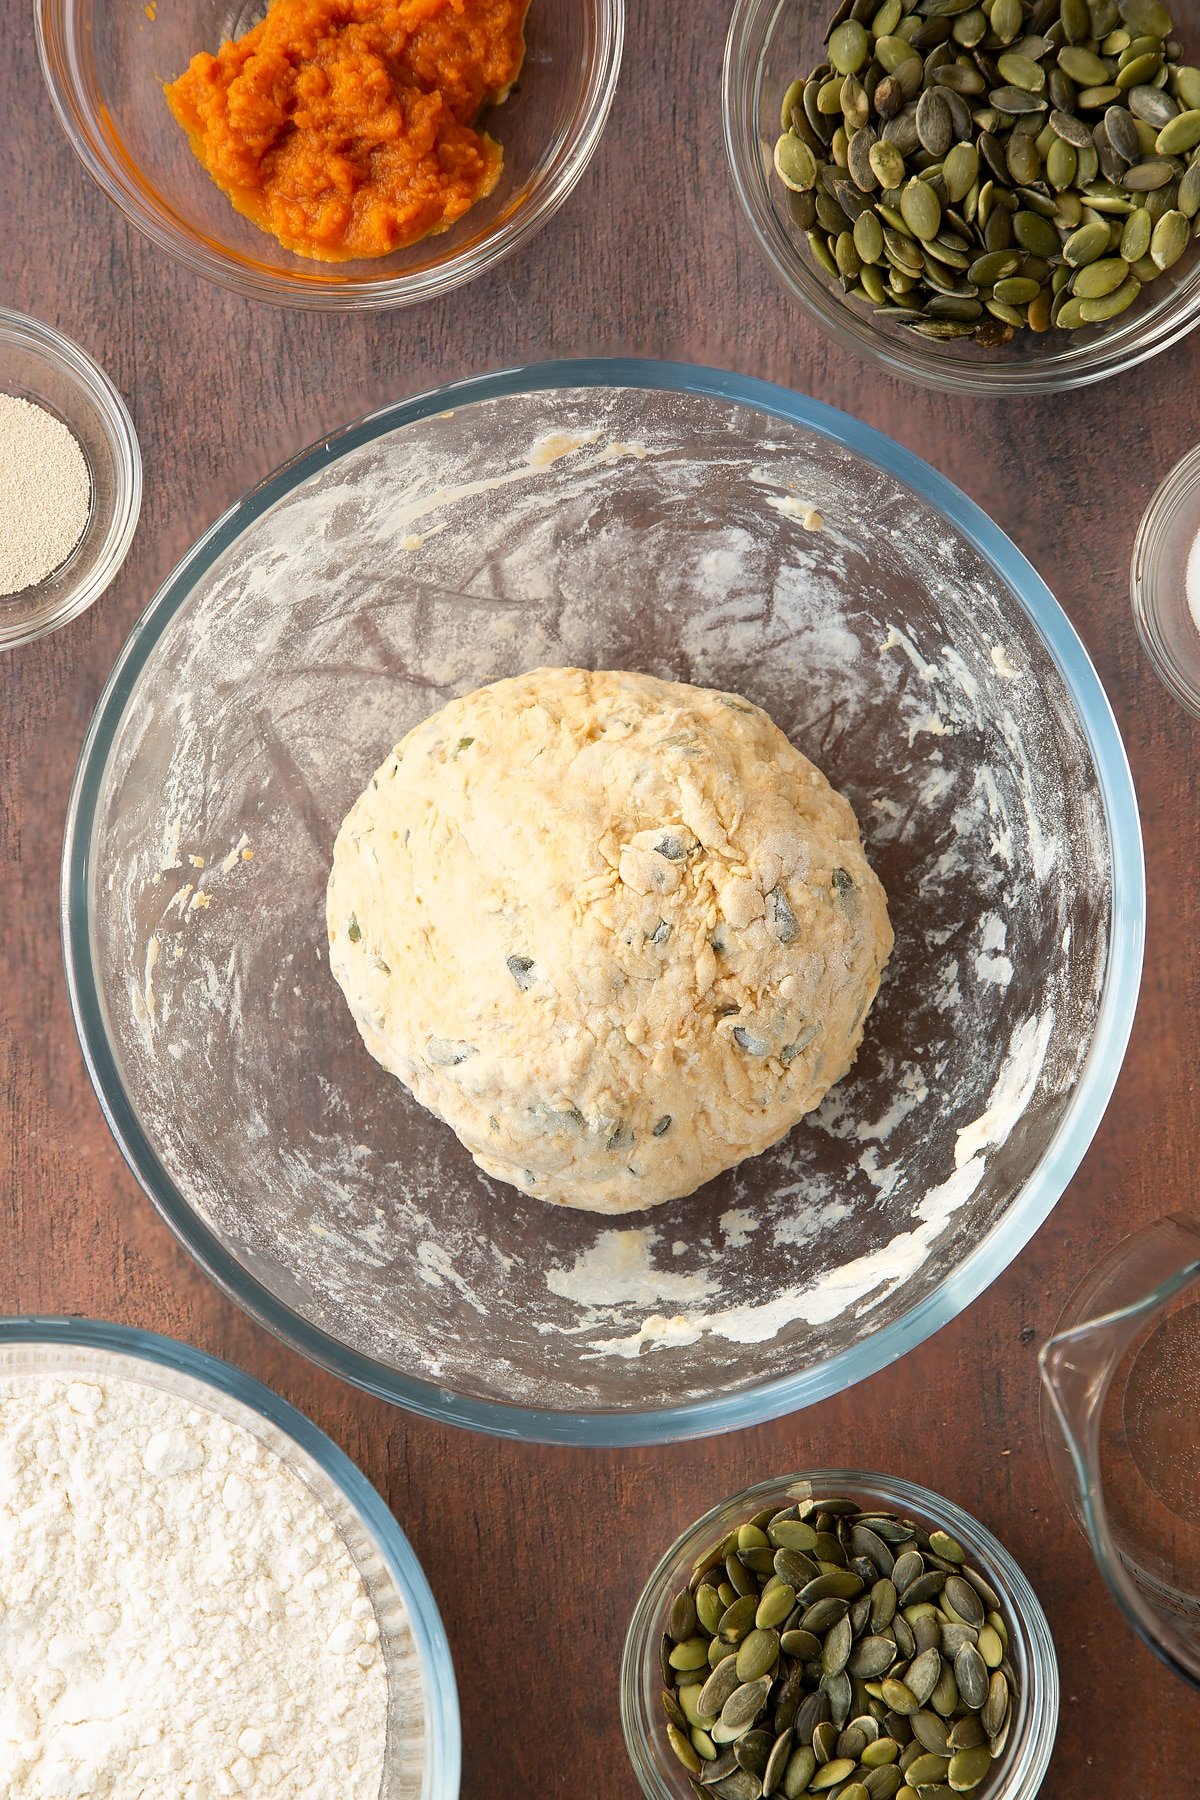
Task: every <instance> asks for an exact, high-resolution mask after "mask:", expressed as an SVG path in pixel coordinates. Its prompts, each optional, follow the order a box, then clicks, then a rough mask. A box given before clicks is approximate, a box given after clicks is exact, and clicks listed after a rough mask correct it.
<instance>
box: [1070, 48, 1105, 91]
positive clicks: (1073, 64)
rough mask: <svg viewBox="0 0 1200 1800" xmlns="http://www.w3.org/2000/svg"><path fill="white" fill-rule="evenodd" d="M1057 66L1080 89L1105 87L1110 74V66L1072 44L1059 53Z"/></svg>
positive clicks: (1093, 54) (1089, 51) (1090, 52)
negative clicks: (1076, 83)
mask: <svg viewBox="0 0 1200 1800" xmlns="http://www.w3.org/2000/svg"><path fill="white" fill-rule="evenodd" d="M1058 66H1059V68H1060V69H1061V70H1062V71H1063V74H1064V75H1069V76H1070V77H1071V80H1072V81H1075V82H1078V84H1079V86H1080V87H1082V88H1094V87H1102V86H1105V85H1106V84H1107V83H1108V81H1109V77H1110V75H1111V73H1112V69H1111V66H1110V65H1109V64H1108V63H1107V62H1105V61H1104V60H1103V58H1101V57H1099V56H1097V55H1096V54H1095V53H1094V52H1093V51H1091V50H1085V49H1083V48H1082V47H1079V46H1076V45H1074V44H1067V45H1065V46H1064V47H1063V49H1061V50H1060V51H1059V53H1058Z"/></svg>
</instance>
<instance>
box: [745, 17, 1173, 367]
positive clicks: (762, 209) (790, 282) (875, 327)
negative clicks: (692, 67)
mask: <svg viewBox="0 0 1200 1800" xmlns="http://www.w3.org/2000/svg"><path fill="white" fill-rule="evenodd" d="M834 10H835V9H834V4H833V0H820V3H819V4H816V5H814V4H809V3H808V0H737V4H736V5H735V7H734V10H733V16H732V19H731V21H730V25H729V35H728V38H727V41H726V45H725V73H724V84H723V93H722V106H723V114H724V121H725V146H726V150H727V152H728V155H729V163H730V167H731V170H732V172H733V184H734V188H735V190H736V192H737V196H738V199H739V201H740V202H741V205H742V208H743V210H744V212H745V214H746V217H747V219H748V220H749V222H750V228H751V230H752V231H753V233H754V237H755V240H756V242H757V244H758V248H759V250H760V251H761V252H762V254H763V256H765V258H766V260H767V262H768V263H769V265H770V267H771V268H772V269H773V270H774V272H775V274H776V275H777V276H778V278H779V280H780V281H781V282H782V283H783V285H784V287H785V288H786V289H787V291H788V293H789V294H790V295H791V296H792V298H793V299H794V300H796V301H797V302H798V303H799V304H800V306H801V307H802V308H803V309H804V311H805V312H807V314H808V315H809V317H810V318H811V319H813V320H814V322H815V323H816V324H817V325H819V326H820V327H821V329H822V330H823V331H826V332H828V333H829V335H830V336H831V337H833V338H835V339H836V340H837V341H838V343H840V344H842V345H844V346H845V347H846V348H847V349H849V350H854V351H857V352H858V354H859V355H861V356H865V357H867V358H868V360H869V361H871V362H874V363H876V364H878V366H879V367H880V368H883V369H886V370H888V371H889V372H890V373H892V374H895V375H903V376H907V377H908V378H910V379H913V380H917V381H920V382H923V383H924V384H926V385H927V386H929V387H935V388H947V389H950V390H951V391H956V392H958V393H966V394H1039V393H1049V392H1053V391H1055V390H1057V389H1062V388H1077V387H1086V386H1087V385H1088V384H1089V383H1090V382H1093V381H1103V380H1104V379H1105V378H1106V377H1107V376H1109V375H1119V374H1120V373H1121V372H1122V370H1124V369H1130V368H1133V366H1134V365H1135V364H1136V363H1140V362H1144V361H1145V360H1146V358H1147V357H1150V356H1156V355H1157V354H1158V352H1159V351H1160V350H1166V349H1168V348H1169V347H1170V346H1171V345H1172V344H1175V343H1178V341H1179V339H1180V338H1182V337H1184V336H1185V335H1186V334H1187V333H1188V332H1189V331H1191V330H1192V329H1193V327H1194V326H1195V325H1196V324H1197V322H1198V321H1200V252H1198V251H1197V248H1196V246H1195V245H1194V244H1193V245H1192V247H1191V248H1190V250H1189V251H1188V252H1187V254H1186V255H1185V256H1184V257H1183V259H1182V260H1181V261H1180V262H1178V263H1177V264H1176V265H1175V267H1174V268H1173V269H1171V270H1170V271H1169V273H1167V274H1166V275H1164V276H1162V278H1161V279H1160V280H1158V281H1156V282H1154V283H1153V285H1152V286H1150V287H1149V288H1147V290H1146V292H1145V293H1144V294H1143V296H1142V298H1141V299H1140V300H1139V301H1138V302H1137V303H1136V304H1135V305H1134V306H1133V307H1131V308H1130V310H1129V311H1128V312H1127V313H1125V314H1123V315H1122V316H1121V317H1120V318H1118V319H1116V320H1114V321H1113V322H1112V323H1111V324H1109V325H1092V326H1087V327H1085V328H1083V329H1082V330H1079V331H1071V332H1067V331H1047V332H1042V333H1036V332H1031V331H1023V332H1018V334H1017V336H1016V338H1015V339H1014V340H1013V342H1012V343H1011V344H1010V345H1008V346H1007V347H1006V348H1003V349H1000V350H983V349H981V348H980V347H979V345H978V344H976V343H975V341H974V339H971V338H967V339H961V340H958V341H956V342H950V343H938V342H932V341H929V340H927V339H925V338H920V337H916V336H915V335H914V334H913V333H912V332H911V331H907V330H906V329H905V328H904V326H902V325H892V324H889V323H888V322H887V321H886V320H883V319H879V318H877V317H876V316H875V314H874V312H873V311H871V310H869V309H867V308H865V307H860V306H859V305H858V304H857V303H855V302H853V301H847V300H846V299H845V297H844V296H843V294H842V292H841V289H840V288H839V286H838V285H837V283H836V282H834V281H831V280H830V279H829V277H828V276H826V275H825V274H823V273H822V271H821V270H820V269H819V268H818V267H817V265H816V263H815V262H814V261H813V259H812V257H811V255H810V254H809V249H808V245H807V243H806V242H805V238H804V233H803V231H802V230H801V229H800V228H799V226H798V225H797V224H796V223H795V221H794V220H793V218H792V216H791V213H790V212H789V210H788V194H787V192H786V190H785V188H784V187H783V184H782V183H781V182H780V180H779V178H778V177H777V176H776V174H775V172H774V168H773V166H772V154H773V151H774V148H775V140H776V139H777V138H778V136H779V114H780V106H781V103H782V100H783V96H784V94H785V93H786V91H787V89H788V86H789V85H790V83H791V82H792V81H794V80H795V79H796V77H797V76H799V75H807V74H808V73H809V71H810V70H812V69H814V68H815V67H816V66H817V64H818V63H819V62H820V61H821V60H822V58H823V56H824V48H823V39H824V33H825V29H826V25H827V23H828V21H829V18H830V17H831V15H832V14H833V12H834ZM1184 10H1185V9H1183V8H1178V9H1177V15H1180V14H1182V13H1183V11H1184ZM1186 11H1187V15H1188V16H1187V17H1186V18H1183V17H1179V26H1180V36H1181V38H1182V39H1183V42H1184V48H1185V51H1186V50H1188V49H1189V48H1190V49H1191V50H1193V51H1194V54H1193V55H1191V56H1190V57H1188V58H1185V60H1191V61H1193V62H1194V61H1196V60H1197V58H1198V57H1200V33H1198V31H1197V26H1198V25H1200V21H1198V20H1197V18H1196V17H1195V16H1194V14H1193V10H1192V9H1191V8H1190V7H1189V8H1187V9H1186Z"/></svg>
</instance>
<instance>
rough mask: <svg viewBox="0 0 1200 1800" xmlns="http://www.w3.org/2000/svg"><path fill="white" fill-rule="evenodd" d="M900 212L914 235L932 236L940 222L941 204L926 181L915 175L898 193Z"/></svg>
mask: <svg viewBox="0 0 1200 1800" xmlns="http://www.w3.org/2000/svg"><path fill="white" fill-rule="evenodd" d="M900 212H901V216H902V217H903V219H904V223H905V224H906V225H907V226H908V228H909V230H910V231H911V232H912V233H913V234H914V236H916V237H919V238H925V239H928V238H933V237H936V236H937V234H938V229H939V227H940V225H941V223H942V206H941V202H940V201H939V199H938V197H937V195H936V194H935V193H934V191H933V189H932V187H931V186H930V185H929V183H928V182H927V181H921V180H920V179H919V178H917V177H915V176H914V178H913V179H912V180H911V181H910V182H908V184H907V185H906V186H905V188H904V189H903V191H902V192H901V195H900Z"/></svg>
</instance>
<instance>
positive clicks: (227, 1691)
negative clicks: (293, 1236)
mask: <svg viewBox="0 0 1200 1800" xmlns="http://www.w3.org/2000/svg"><path fill="white" fill-rule="evenodd" d="M0 1522H2V1525H3V1528H2V1529H0V1595H2V1596H3V1606H2V1608H0V1790H2V1791H3V1793H4V1795H5V1796H6V1800H49V1797H50V1796H54V1797H55V1800H106V1797H109V1800H122V1797H124V1796H128V1795H132V1794H135V1793H136V1794H146V1795H150V1794H153V1795H155V1796H157V1797H158V1800H224V1797H225V1796H233V1795H251V1796H253V1795H263V1796H266V1795H270V1796H271V1797H272V1800H332V1797H333V1796H336V1797H337V1800H455V1796H457V1794H458V1791H459V1726H458V1704H457V1696H456V1692H455V1685H454V1674H453V1668H452V1665H451V1661H450V1653H449V1648H448V1645H447V1642H446V1636H445V1632H444V1630H443V1628H442V1624H441V1620H440V1618H439V1617H438V1612H437V1608H436V1605H435V1603H434V1600H433V1596H432V1594H431V1593H430V1590H429V1586H428V1583H427V1582H426V1580H425V1577H424V1575H423V1574H422V1572H421V1569H420V1567H419V1565H418V1563H417V1561H416V1558H415V1557H414V1555H413V1552H412V1550H411V1548H410V1546H409V1544H408V1542H407V1540H406V1539H405V1537H404V1535H403V1533H402V1532H401V1531H400V1529H399V1527H398V1526H397V1524H396V1521H395V1520H394V1519H393V1518H392V1516H391V1514H390V1513H389V1512H388V1510H387V1508H386V1506H385V1505H384V1503H383V1501H382V1500H381V1499H380V1497H379V1495H378V1494H377V1493H376V1492H375V1490H374V1489H373V1488H372V1487H371V1486H370V1485H369V1483H368V1482H367V1481H366V1480H365V1479H364V1477H363V1476H362V1475H361V1474H360V1473H359V1471H358V1470H357V1469H356V1468H355V1467H354V1466H353V1464H352V1463H350V1462H349V1461H348V1460H347V1459H346V1457H345V1456H343V1455H342V1453H341V1451H340V1450H338V1449H337V1447H336V1446H335V1445H334V1444H333V1443H331V1442H330V1440H329V1439H328V1438H327V1437H325V1436H324V1435H323V1433H321V1432H319V1431H318V1430H317V1429H316V1427H315V1426H313V1425H311V1424H310V1423H309V1421H308V1420H307V1419H305V1418H303V1417H302V1416H301V1415H300V1414H299V1413H297V1412H295V1411H293V1409H292V1408H291V1407H289V1406H287V1405H286V1404H285V1403H284V1402H283V1401H281V1400H279V1399H277V1398H276V1397H275V1395H273V1394H271V1393H270V1392H269V1391H268V1390H267V1389H266V1388H263V1387H261V1386H260V1385H259V1384H258V1383H257V1382H255V1381H252V1380H251V1379H250V1378H249V1377H248V1376H245V1375H243V1374H242V1373H241V1372H240V1371H238V1370H236V1369H233V1368H231V1367H230V1366H229V1365H227V1364H225V1363H221V1362H217V1361H215V1360H214V1359H213V1358H211V1357H208V1356H205V1355H203V1354H202V1353H200V1352H199V1351H196V1350H192V1349H189V1348H187V1347H185V1346H184V1345H182V1344H177V1343H174V1342H172V1341H171V1340H170V1339H167V1338H161V1337H155V1336H152V1335H150V1334H148V1333H144V1332H137V1331H130V1330H125V1329H123V1328H121V1327H118V1326H114V1325H103V1324H93V1323H90V1322H84V1321H79V1320H75V1319H52V1318H33V1319H8V1320H3V1321H0Z"/></svg>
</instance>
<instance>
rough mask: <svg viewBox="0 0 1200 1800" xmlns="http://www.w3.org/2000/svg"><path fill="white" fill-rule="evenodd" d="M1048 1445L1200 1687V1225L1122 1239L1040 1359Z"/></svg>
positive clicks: (1111, 1566)
mask: <svg viewBox="0 0 1200 1800" xmlns="http://www.w3.org/2000/svg"><path fill="white" fill-rule="evenodd" d="M1039 1360H1040V1365H1041V1372H1042V1381H1043V1383H1044V1386H1045V1392H1044V1394H1043V1405H1042V1422H1043V1431H1044V1435H1045V1441H1046V1447H1047V1450H1048V1452H1049V1455H1050V1459H1051V1462H1052V1464H1053V1466H1054V1470H1055V1474H1056V1476H1057V1478H1058V1481H1059V1485H1060V1487H1061V1489H1062V1491H1063V1495H1064V1497H1065V1499H1066V1500H1067V1503H1068V1505H1069V1506H1070V1508H1071V1510H1072V1512H1073V1513H1074V1514H1075V1517H1076V1518H1077V1519H1078V1521H1079V1523H1080V1524H1081V1525H1082V1527H1083V1529H1084V1531H1085V1532H1086V1533H1087V1536H1088V1538H1089V1540H1090V1542H1091V1546H1092V1550H1093V1553H1094V1554H1095V1557H1096V1561H1097V1562H1098V1564H1099V1565H1100V1571H1101V1573H1102V1575H1103V1576H1104V1579H1105V1581H1106V1582H1107V1583H1108V1586H1109V1589H1110V1590H1111V1592H1112V1595H1113V1597H1114V1599H1115V1600H1116V1602H1117V1604H1118V1605H1119V1606H1120V1608H1121V1610H1122V1612H1123V1613H1124V1614H1125V1616H1126V1618H1127V1619H1128V1620H1129V1622H1130V1624H1131V1625H1132V1626H1133V1628H1134V1630H1135V1631H1136V1632H1137V1633H1138V1635H1139V1636H1140V1637H1141V1638H1142V1639H1143V1640H1144V1641H1145V1642H1146V1643H1147V1644H1148V1645H1149V1646H1150V1648H1151V1649H1152V1650H1154V1651H1155V1652H1156V1653H1157V1654H1158V1655H1159V1656H1161V1657H1162V1659H1163V1661H1164V1662H1166V1663H1167V1664H1168V1665H1169V1666H1170V1667H1171V1668H1172V1669H1174V1670H1175V1671H1176V1673H1177V1674H1180V1675H1182V1676H1183V1677H1184V1678H1185V1679H1186V1680H1188V1681H1191V1682H1192V1683H1194V1684H1195V1685H1196V1686H1197V1687H1200V1217H1197V1216H1190V1215H1186V1214H1182V1213H1181V1214H1174V1215H1172V1216H1170V1217H1168V1218H1164V1219H1160V1220H1159V1221H1158V1222H1157V1223H1156V1224H1154V1225H1151V1226H1150V1227H1148V1228H1147V1229H1146V1230H1144V1231H1140V1232H1137V1233H1135V1234H1134V1236H1132V1237H1130V1238H1126V1239H1125V1241H1124V1242H1123V1243H1121V1244H1118V1245H1117V1247H1116V1249H1115V1250H1113V1251H1112V1253H1111V1254H1110V1255H1109V1256H1107V1257H1105V1259H1104V1260H1103V1261H1102V1262H1101V1263H1100V1264H1098V1266H1097V1267H1096V1268H1095V1269H1094V1270H1093V1271H1092V1272H1091V1274H1090V1275H1089V1276H1088V1277H1087V1279H1086V1280H1085V1281H1084V1282H1083V1283H1082V1285H1081V1286H1080V1287H1079V1289H1078V1290H1077V1291H1076V1293H1075V1294H1074V1296H1073V1298H1072V1299H1071V1300H1070V1302H1069V1303H1068V1305H1067V1308H1066V1311H1065V1312H1064V1314H1063V1316H1062V1318H1061V1319H1060V1320H1059V1323H1058V1327H1057V1329H1056V1330H1055V1333H1054V1336H1053V1337H1052V1338H1051V1339H1050V1340H1049V1342H1048V1343H1046V1344H1045V1345H1044V1346H1043V1348H1042V1352H1041V1356H1040V1359H1039Z"/></svg>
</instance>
